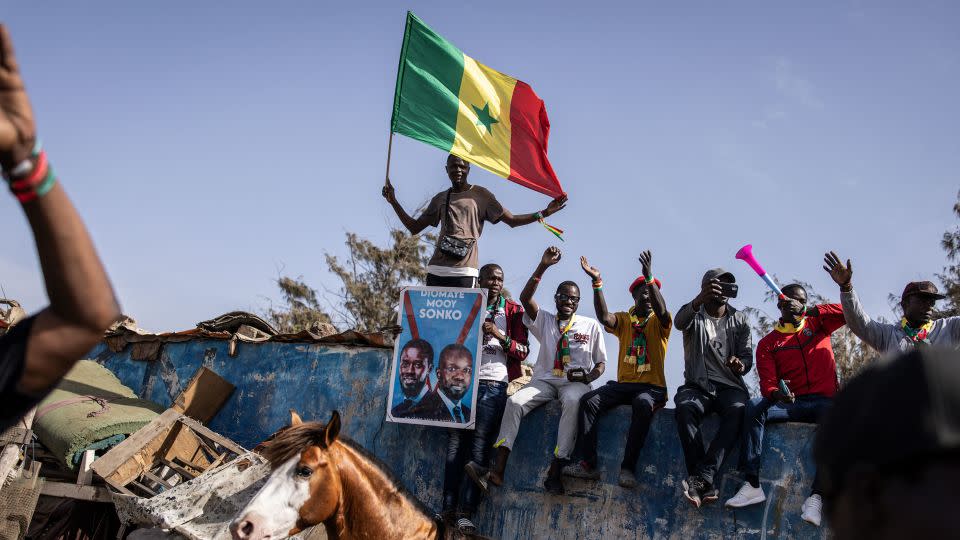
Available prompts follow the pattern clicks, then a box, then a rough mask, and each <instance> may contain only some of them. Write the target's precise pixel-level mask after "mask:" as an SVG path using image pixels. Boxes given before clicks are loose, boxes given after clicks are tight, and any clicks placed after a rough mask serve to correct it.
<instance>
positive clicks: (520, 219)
mask: <svg viewBox="0 0 960 540" xmlns="http://www.w3.org/2000/svg"><path fill="white" fill-rule="evenodd" d="M565 206H567V196H566V195H563V196H560V197H557V198H556V199H554V200H552V201H550V204H548V205H547V207H546V208H545V209H543V210H541V211H539V212H534V213H533V214H516V215H514V214H511V213H510V211H509V210H507V209H506V208H504V209H503V216H501V218H500V221H502V222H504V223H506V224H507V225H509V226H510V227H520V226H522V225H529V224H530V223H533V222H535V221H537V220H538V219H540V218H541V217H543V218H546V217H548V216H552V215H553V214H556V213H557V212H559V211H561V210H563V209H564V207H565Z"/></svg>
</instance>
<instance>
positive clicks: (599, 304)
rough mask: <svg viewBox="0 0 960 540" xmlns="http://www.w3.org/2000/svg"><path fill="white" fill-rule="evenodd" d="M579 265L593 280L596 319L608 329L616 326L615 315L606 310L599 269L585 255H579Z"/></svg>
mask: <svg viewBox="0 0 960 540" xmlns="http://www.w3.org/2000/svg"><path fill="white" fill-rule="evenodd" d="M580 267H581V268H583V271H584V272H586V273H587V275H588V276H590V279H591V280H592V281H593V309H595V310H596V312H597V320H598V321H600V323H601V324H603V325H604V326H606V327H607V328H609V329H611V330H612V329H613V328H614V327H615V326H617V317H616V316H614V314H612V313H610V312H609V311H608V310H607V300H606V298H604V296H603V280H602V279H600V270H599V269H598V268H596V267H594V266H590V263H589V262H587V258H586V257H582V256H581V257H580Z"/></svg>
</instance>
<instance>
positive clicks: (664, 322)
mask: <svg viewBox="0 0 960 540" xmlns="http://www.w3.org/2000/svg"><path fill="white" fill-rule="evenodd" d="M640 267H641V268H642V269H643V277H644V279H645V280H646V283H647V287H648V288H649V291H650V305H651V308H652V309H653V312H654V314H656V316H657V320H658V321H660V326H661V327H663V328H670V324H671V321H670V312H669V311H667V302H666V301H665V300H664V299H663V295H662V294H660V287H658V286H657V284H656V280H654V278H653V270H652V268H653V255H652V254H651V253H650V250H647V251H644V252H643V253H641V254H640Z"/></svg>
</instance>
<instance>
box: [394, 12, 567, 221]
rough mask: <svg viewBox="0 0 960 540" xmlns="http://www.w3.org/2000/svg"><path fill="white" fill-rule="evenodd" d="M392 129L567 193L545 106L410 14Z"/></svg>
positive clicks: (523, 181) (532, 184)
mask: <svg viewBox="0 0 960 540" xmlns="http://www.w3.org/2000/svg"><path fill="white" fill-rule="evenodd" d="M391 130H392V131H393V132H394V133H400V134H401V135H406V136H407V137H410V138H412V139H416V140H418V141H422V142H425V143H427V144H430V145H433V146H436V147H437V148H440V149H442V150H445V151H447V152H449V153H451V154H454V155H456V156H460V157H461V158H463V159H465V160H467V161H469V162H471V163H475V164H477V165H479V166H480V167H483V168H484V169H487V170H488V171H490V172H492V173H494V174H497V175H499V176H502V177H504V178H507V179H508V180H512V181H513V182H516V183H518V184H520V185H522V186H525V187H528V188H530V189H533V190H536V191H539V192H540V193H544V194H546V195H550V196H551V197H559V196H561V195H563V194H564V192H563V188H562V187H561V186H560V181H559V180H557V175H556V173H554V172H553V167H551V166H550V161H549V160H548V159H547V139H548V138H549V135H550V121H549V120H547V111H546V109H545V108H544V106H543V100H541V99H540V98H539V97H537V94H535V93H534V91H533V89H532V88H530V85H528V84H527V83H525V82H522V81H518V80H517V79H514V78H513V77H510V76H509V75H504V74H503V73H500V72H499V71H496V70H493V69H490V68H489V67H487V66H485V65H483V64H481V63H479V62H477V61H476V60H474V59H473V58H470V57H469V56H467V55H465V54H463V52H462V51H460V49H458V48H456V47H455V46H454V45H453V44H452V43H450V42H449V41H447V40H445V39H443V38H442V37H441V36H439V35H438V34H437V33H436V32H434V31H433V30H431V29H430V27H428V26H427V25H426V24H424V23H423V21H421V20H420V19H419V18H417V16H416V15H414V14H413V13H410V12H407V28H406V31H405V32H404V34H403V48H402V49H401V51H400V67H399V70H398V73H397V89H396V93H395V95H394V98H393V120H392V122H391ZM551 232H553V231H551ZM561 232H562V231H561ZM554 234H557V233H556V232H554Z"/></svg>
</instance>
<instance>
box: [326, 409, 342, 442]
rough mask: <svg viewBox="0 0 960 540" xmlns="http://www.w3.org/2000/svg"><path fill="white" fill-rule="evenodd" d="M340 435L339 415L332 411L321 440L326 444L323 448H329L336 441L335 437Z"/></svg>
mask: <svg viewBox="0 0 960 540" xmlns="http://www.w3.org/2000/svg"><path fill="white" fill-rule="evenodd" d="M339 434H340V413H338V412H337V411H333V413H332V414H331V415H330V421H329V422H327V427H326V429H325V430H324V432H323V440H324V442H325V443H326V444H325V446H330V444H331V443H333V441H335V440H337V435H339Z"/></svg>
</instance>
